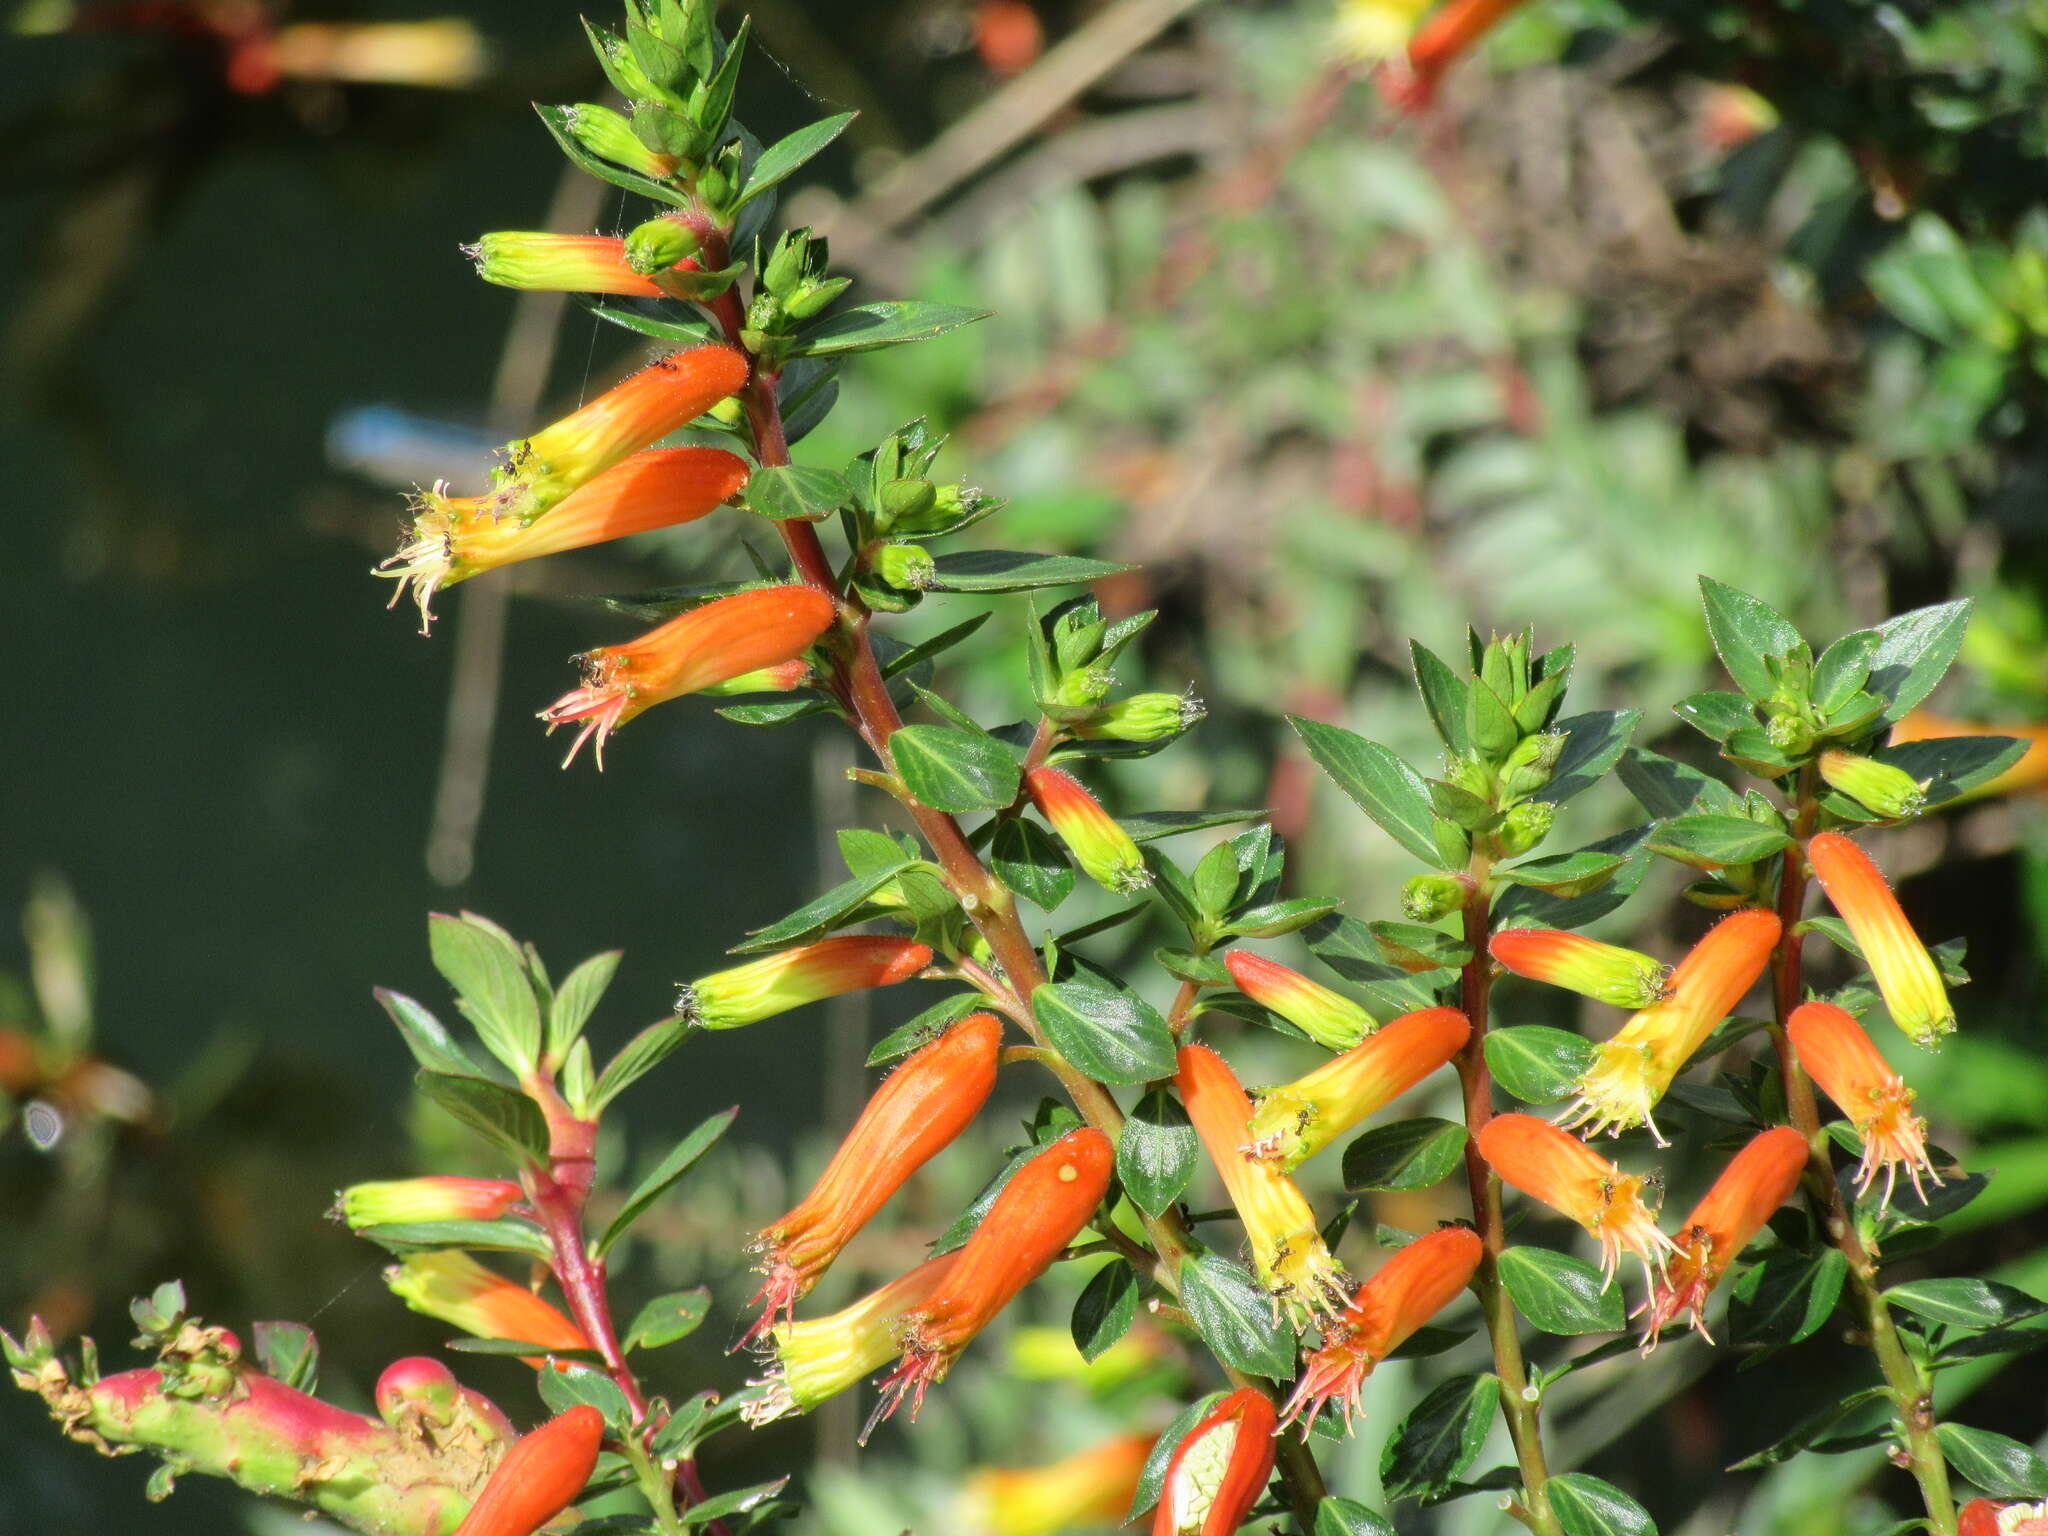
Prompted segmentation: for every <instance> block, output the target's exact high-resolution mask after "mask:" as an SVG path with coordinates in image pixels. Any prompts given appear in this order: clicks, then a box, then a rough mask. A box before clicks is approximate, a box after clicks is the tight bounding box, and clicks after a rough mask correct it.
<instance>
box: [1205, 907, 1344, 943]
mask: <svg viewBox="0 0 2048 1536" xmlns="http://www.w3.org/2000/svg"><path fill="white" fill-rule="evenodd" d="M1342 904H1343V903H1341V902H1339V901H1336V900H1332V899H1329V898H1326V897H1321V896H1294V897H1290V898H1289V899H1288V900H1286V901H1269V902H1267V903H1266V904H1265V905H1264V906H1259V907H1247V908H1246V909H1245V910H1244V911H1242V912H1240V913H1238V914H1237V916H1235V917H1233V918H1232V919H1231V920H1230V921H1229V922H1228V923H1226V924H1225V925H1224V927H1223V937H1225V938H1239V939H1277V938H1279V937H1281V936H1282V935H1283V934H1289V933H1293V932H1295V931H1296V930H1297V929H1301V928H1306V927H1307V926H1308V925H1309V924H1310V923H1313V922H1316V921H1318V920H1319V919H1321V918H1325V917H1328V916H1329V915H1330V914H1331V913H1332V912H1334V911H1336V910H1337V908H1338V907H1339V906H1341V905H1342Z"/></svg>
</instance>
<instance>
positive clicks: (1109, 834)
mask: <svg viewBox="0 0 2048 1536" xmlns="http://www.w3.org/2000/svg"><path fill="white" fill-rule="evenodd" d="M1024 788H1025V790H1026V791H1027V792H1028V793H1029V794H1030V796H1031V803H1032V804H1033V805H1035V806H1037V807H1038V814H1039V815H1041V816H1043V817H1044V818H1045V819H1046V820H1047V821H1048V822H1050V823H1051V824H1052V829H1053V831H1055V832H1057V833H1058V834H1059V835H1060V841H1061V842H1063V843H1065V844H1066V845H1067V850H1068V851H1069V852H1070V853H1072V854H1073V856H1074V862H1075V863H1076V864H1079V865H1080V866H1081V868H1082V869H1083V870H1084V871H1085V872H1086V873H1087V875H1088V878H1089V879H1091V880H1093V881H1095V882H1096V883H1097V884H1098V885H1103V886H1107V887H1108V888H1109V889H1110V890H1112V891H1115V892H1116V893H1117V894H1118V895H1119V896H1124V895H1128V894H1130V893H1131V892H1132V891H1141V890H1143V889H1144V888H1145V887H1146V886H1148V885H1150V884H1151V883H1152V872H1151V871H1150V870H1148V869H1147V868H1145V856H1144V855H1143V854H1142V853H1140V852H1138V845H1137V844H1136V843H1134V842H1132V841H1131V834H1130V833H1128V832H1126V831H1125V830H1124V829H1123V828H1122V827H1120V826H1118V825H1117V823H1116V818H1115V817H1113V816H1111V815H1110V814H1109V812H1107V811H1105V810H1104V809H1103V808H1102V802H1101V801H1099V800H1097V799H1096V798H1095V797H1094V796H1093V795H1091V794H1089V793H1088V791H1087V790H1086V789H1084V788H1082V787H1081V781H1080V780H1079V779H1076V778H1075V777H1074V776H1073V775H1072V774H1071V773H1066V772H1064V771H1062V770H1061V769H1058V768H1034V769H1032V770H1031V771H1030V772H1029V773H1027V774H1025V775H1024Z"/></svg>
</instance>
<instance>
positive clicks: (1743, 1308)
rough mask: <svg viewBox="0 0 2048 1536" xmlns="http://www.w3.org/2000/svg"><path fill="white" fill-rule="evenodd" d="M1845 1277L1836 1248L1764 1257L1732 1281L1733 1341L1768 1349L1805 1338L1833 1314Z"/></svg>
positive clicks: (1844, 1263)
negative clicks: (1735, 1339)
mask: <svg viewBox="0 0 2048 1536" xmlns="http://www.w3.org/2000/svg"><path fill="white" fill-rule="evenodd" d="M1848 1273H1849V1264H1848V1261H1847V1260H1846V1259H1844V1258H1843V1257H1842V1254H1841V1250H1840V1249H1837V1248H1823V1249H1821V1250H1820V1251H1819V1252H1817V1253H1798V1252H1793V1251H1790V1250H1781V1251H1776V1252H1772V1253H1769V1254H1766V1255H1765V1256H1764V1258H1763V1260H1762V1261H1761V1262H1759V1263H1757V1264H1755V1265H1753V1266H1751V1267H1750V1268H1749V1269H1747V1270H1745V1271H1744V1272H1743V1273H1742V1274H1741V1275H1740V1276H1738V1277H1737V1279H1736V1281H1735V1284H1734V1286H1733V1287H1732V1288H1731V1290H1730V1292H1729V1299H1728V1320H1729V1322H1730V1323H1731V1324H1732V1325H1733V1330H1734V1333H1735V1335H1736V1337H1737V1338H1738V1339H1740V1340H1741V1341H1743V1342H1744V1343H1750V1344H1764V1345H1770V1346H1783V1345H1787V1344H1797V1343H1798V1342H1799V1341H1800V1340H1801V1339H1804V1338H1807V1337H1810V1336H1811V1335H1812V1334H1814V1333H1815V1332H1817V1331H1818V1330H1819V1329H1820V1327H1821V1325H1822V1324H1824V1323H1826V1322H1827V1320H1828V1318H1829V1316H1830V1315H1831V1314H1832V1313H1833V1312H1834V1310H1835V1303H1836V1302H1837V1301H1838V1300H1840V1299H1841V1295H1842V1281H1843V1280H1844V1279H1845V1278H1847V1276H1848Z"/></svg>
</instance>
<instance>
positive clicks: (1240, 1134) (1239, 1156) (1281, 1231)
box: [1175, 1045, 1347, 1316]
mask: <svg viewBox="0 0 2048 1536" xmlns="http://www.w3.org/2000/svg"><path fill="white" fill-rule="evenodd" d="M1179 1061H1180V1071H1179V1073H1178V1074H1177V1075H1176V1078H1175V1081H1176V1082H1177V1084H1178V1085H1179V1087H1180V1096H1181V1102H1182V1103H1183V1104H1185V1105H1186V1106H1187V1111H1188V1119H1189V1120H1191V1121H1193V1122H1194V1127H1195V1132H1196V1134H1197V1135H1199V1136H1200V1137H1201V1138H1202V1145H1203V1146H1204V1147H1205V1148H1207V1149H1208V1153H1209V1160H1210V1161H1211V1162H1212V1163H1214V1164H1215V1165H1216V1169H1217V1172H1219V1173H1221V1174H1222V1175H1223V1187H1224V1188H1225V1189H1226V1190H1228V1191H1229V1192H1230V1203H1231V1204H1232V1205H1233V1206H1235V1207H1236V1209H1237V1218H1238V1220H1239V1221H1241V1222H1243V1223H1244V1229H1245V1233H1246V1235H1247V1236H1248V1237H1249V1238H1250V1239H1251V1245H1252V1263H1253V1265H1254V1266H1255V1267H1256V1268H1257V1270H1258V1272H1259V1278H1260V1279H1261V1280H1262V1281H1264V1282H1265V1285H1266V1289H1267V1290H1269V1291H1271V1292H1272V1293H1273V1296H1274V1298H1275V1299H1276V1300H1277V1301H1279V1302H1281V1303H1283V1304H1284V1305H1285V1306H1286V1307H1287V1309H1288V1310H1289V1311H1290V1312H1293V1313H1295V1314H1296V1315H1297V1316H1299V1315H1303V1314H1306V1315H1311V1316H1312V1315H1316V1314H1327V1313H1333V1312H1336V1311H1337V1310H1338V1309H1340V1308H1341V1307H1342V1306H1343V1305H1344V1303H1345V1300H1346V1298H1347V1292H1346V1289H1345V1285H1344V1271H1343V1270H1342V1269H1341V1268H1339V1267H1338V1264H1337V1261H1336V1259H1335V1258H1334V1257H1332V1256H1331V1253H1330V1249H1329V1245H1328V1244H1326V1243H1325V1242H1324V1241H1323V1236H1322V1233H1321V1231H1320V1230H1319V1229H1318V1227H1317V1225H1316V1213H1315V1211H1314V1210H1313V1209H1312V1208H1311V1207H1310V1206H1309V1203H1308V1199H1307V1197H1306V1196H1304V1195H1303V1194H1302V1192H1301V1190H1300V1189H1299V1187H1297V1186H1296V1184H1295V1182H1294V1180H1292V1179H1290V1178H1289V1177H1288V1176H1287V1175H1286V1174H1284V1173H1282V1172H1281V1171H1280V1170H1279V1169H1278V1168H1277V1167H1275V1166H1274V1165H1273V1164H1272V1163H1269V1162H1259V1161H1255V1160H1253V1159H1251V1158H1248V1157H1246V1156H1245V1150H1244V1149H1245V1148H1246V1147H1247V1146H1248V1145H1250V1144H1251V1143H1252V1141H1253V1140H1254V1139H1255V1138H1254V1136H1253V1134H1252V1128H1251V1127H1252V1104H1251V1100H1250V1099H1248V1098H1246V1097H1245V1091H1244V1089H1243V1088H1241V1087H1239V1086H1238V1082H1237V1077H1236V1074H1234V1073H1233V1072H1232V1071H1231V1070H1230V1064H1229V1063H1228V1062H1226V1061H1225V1060H1224V1059H1223V1058H1222V1057H1221V1056H1218V1055H1217V1054H1216V1053H1215V1052H1214V1051H1212V1050H1210V1049H1209V1048H1208V1047H1207V1046H1205V1045H1185V1046H1182V1047H1181V1051H1180V1058H1179Z"/></svg>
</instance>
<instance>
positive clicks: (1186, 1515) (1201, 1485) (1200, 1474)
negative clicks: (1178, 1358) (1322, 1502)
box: [1152, 1387, 1279, 1536]
mask: <svg viewBox="0 0 2048 1536" xmlns="http://www.w3.org/2000/svg"><path fill="white" fill-rule="evenodd" d="M1278 1427H1279V1426H1278V1422H1277V1420H1276V1418H1275V1416H1274V1413H1273V1405H1272V1403H1271V1402H1269V1401H1268V1400H1267V1398H1266V1395H1265V1394H1264V1393H1263V1392H1260V1391H1258V1390H1257V1389H1256V1388H1253V1387H1239V1388H1238V1389H1237V1390H1236V1391H1235V1392H1233V1393H1231V1394H1230V1395H1229V1396H1228V1397H1226V1398H1224V1399H1223V1401H1222V1402H1220V1403H1218V1404H1217V1405H1216V1407H1215V1409H1214V1410H1213V1411H1212V1412H1210V1413H1209V1415H1208V1416H1207V1417H1205V1418H1203V1419H1202V1420H1201V1421H1200V1422H1198V1423H1197V1424H1196V1425H1195V1427H1194V1428H1193V1429H1191V1430H1189V1431H1188V1432H1187V1434H1185V1435H1184V1436H1182V1437H1181V1442H1180V1444H1179V1445H1177V1446H1176V1447H1174V1452H1173V1457H1172V1459H1171V1460H1169V1461H1168V1462H1167V1464H1166V1479H1165V1481H1164V1482H1162V1483H1161V1484H1160V1486H1159V1508H1158V1511H1157V1513H1155V1514H1154V1515H1153V1517H1152V1536H1230V1533H1231V1532H1232V1531H1235V1530H1236V1529H1237V1528H1238V1527H1239V1526H1241V1525H1243V1524H1244V1522H1245V1517H1246V1516H1247V1515H1249V1514H1250V1513H1251V1511H1252V1506H1253V1505H1254V1504H1256V1503H1258V1501H1259V1495H1260V1494H1262V1493H1264V1492H1265V1491H1266V1484H1267V1482H1268V1481H1269V1480H1270V1479H1271V1478H1272V1476H1273V1434H1274V1431H1275V1430H1276V1429H1277V1428H1278Z"/></svg>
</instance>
